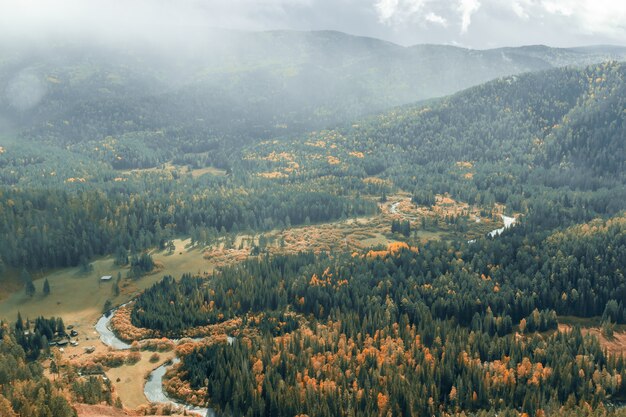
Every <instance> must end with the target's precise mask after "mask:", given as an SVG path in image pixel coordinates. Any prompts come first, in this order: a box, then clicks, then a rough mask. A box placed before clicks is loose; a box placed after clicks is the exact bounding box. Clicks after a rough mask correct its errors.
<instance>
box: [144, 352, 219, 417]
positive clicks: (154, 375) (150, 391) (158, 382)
mask: <svg viewBox="0 0 626 417" xmlns="http://www.w3.org/2000/svg"><path fill="white" fill-rule="evenodd" d="M179 362H180V359H178V358H174V359H173V360H172V363H170V364H167V365H166V364H163V365H161V366H159V367H158V368H156V369H155V370H154V371H152V372H151V373H150V376H149V377H148V380H147V381H146V385H145V386H144V388H143V393H144V395H145V396H146V398H147V399H148V401H150V402H152V403H171V404H174V405H177V406H181V407H184V408H185V409H186V410H188V411H193V412H194V413H198V414H201V415H203V416H206V417H216V414H215V411H213V410H212V409H210V408H202V407H194V406H192V405H188V404H181V403H178V402H176V401H174V400H172V399H170V398H169V397H168V396H167V395H166V394H165V391H164V390H163V376H164V375H165V372H167V368H169V367H170V366H172V365H175V364H177V363H179Z"/></svg>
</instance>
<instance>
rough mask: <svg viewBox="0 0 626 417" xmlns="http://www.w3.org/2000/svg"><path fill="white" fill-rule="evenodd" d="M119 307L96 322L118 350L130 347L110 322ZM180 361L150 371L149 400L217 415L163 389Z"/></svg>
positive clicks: (106, 341)
mask: <svg viewBox="0 0 626 417" xmlns="http://www.w3.org/2000/svg"><path fill="white" fill-rule="evenodd" d="M126 304H128V303H126ZM126 304H122V306H125V305H126ZM122 306H120V307H122ZM118 308H119V307H118ZM118 308H116V309H114V310H111V311H109V312H108V314H109V315H108V316H107V315H106V314H103V315H102V317H100V319H99V320H98V322H97V323H96V325H95V329H96V331H97V332H98V333H99V334H100V340H101V341H102V343H104V344H105V345H107V346H110V347H112V348H113V349H117V350H125V349H130V345H129V344H128V343H126V342H124V341H122V340H120V339H119V338H118V337H117V336H116V335H115V333H113V331H112V330H111V329H110V327H109V323H110V322H111V319H112V318H113V315H114V314H115V312H116V311H117V309H118ZM203 339H204V338H203V337H198V338H193V339H191V340H194V341H196V342H197V341H200V340H203ZM181 340H182V339H172V341H173V342H174V343H178V342H180V341H181ZM227 340H228V343H229V344H232V343H233V341H234V340H235V339H234V338H233V337H231V336H227ZM179 362H180V359H179V358H174V359H173V360H172V362H171V363H168V364H163V365H161V366H159V367H158V368H156V369H155V370H153V371H152V372H151V373H150V376H149V377H148V380H147V381H146V384H145V386H144V389H143V392H144V395H145V396H146V398H147V399H148V401H150V402H154V403H170V404H174V405H177V406H181V407H184V408H185V409H186V410H188V411H193V412H194V413H198V414H201V415H203V416H206V417H216V414H215V411H213V410H212V409H210V408H202V407H196V406H193V405H189V404H182V403H179V402H176V401H174V400H172V399H171V398H169V397H168V396H167V394H166V393H165V391H164V390H163V376H164V375H165V372H167V369H168V368H169V367H170V366H172V365H175V364H177V363H179Z"/></svg>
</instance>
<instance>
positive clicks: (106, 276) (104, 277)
mask: <svg viewBox="0 0 626 417" xmlns="http://www.w3.org/2000/svg"><path fill="white" fill-rule="evenodd" d="M112 279H113V277H112V276H111V275H103V276H101V277H100V281H111V280H112Z"/></svg>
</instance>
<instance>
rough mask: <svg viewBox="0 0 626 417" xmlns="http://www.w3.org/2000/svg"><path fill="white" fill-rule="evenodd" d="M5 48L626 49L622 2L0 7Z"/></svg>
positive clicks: (401, 0) (143, 1)
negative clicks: (281, 34)
mask: <svg viewBox="0 0 626 417" xmlns="http://www.w3.org/2000/svg"><path fill="white" fill-rule="evenodd" d="M0 11H1V12H0V39H2V40H5V41H7V40H8V41H15V40H19V41H21V42H23V41H35V42H36V43H40V42H42V41H44V40H55V41H58V40H68V39H69V40H76V39H81V40H84V39H89V40H97V41H107V42H108V41H115V42H129V41H138V40H139V41H150V42H152V43H154V44H157V45H161V46H167V45H170V46H179V45H180V44H181V43H183V42H184V43H189V42H190V39H193V38H196V39H199V38H200V39H201V38H206V32H205V31H206V29H208V28H226V29H237V30H245V31H257V30H274V29H290V30H328V29H330V30H339V31H343V32H347V33H351V34H355V35H361V36H371V37H376V38H381V39H385V40H389V41H392V42H395V43H399V44H402V45H412V44H423V43H438V44H450V45H458V46H464V47H469V48H475V49H488V48H494V47H500V46H518V45H528V44H545V45H549V46H560V47H569V46H580V45H591V44H618V45H626V25H625V24H624V22H626V3H624V2H623V1H619V0H562V1H559V0H512V1H511V0H445V1H435V0H261V1H259V0H228V1H224V0H221V1H219V0H182V1H176V2H174V1H164V0H140V1H134V2H127V1H121V0H112V1H102V0H96V1H89V2H85V1H79V0H69V1H63V2H61V1H55V0H24V1H13V0H2V1H0Z"/></svg>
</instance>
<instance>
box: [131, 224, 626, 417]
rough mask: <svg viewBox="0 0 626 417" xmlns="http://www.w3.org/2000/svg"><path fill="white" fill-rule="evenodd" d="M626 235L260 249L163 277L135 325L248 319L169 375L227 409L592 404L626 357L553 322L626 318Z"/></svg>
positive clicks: (611, 229) (174, 331) (617, 383)
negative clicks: (209, 272) (193, 272)
mask: <svg viewBox="0 0 626 417" xmlns="http://www.w3.org/2000/svg"><path fill="white" fill-rule="evenodd" d="M625 239H626V218H624V217H623V216H620V217H617V218H614V219H611V220H609V221H605V222H601V221H595V222H592V223H590V224H585V225H582V226H577V227H573V228H570V229H567V230H565V231H564V232H558V233H555V234H552V235H549V236H547V237H546V236H544V235H543V234H541V233H532V232H529V231H528V230H525V229H524V228H523V227H519V228H514V229H513V230H512V231H511V232H510V233H507V234H505V235H503V236H500V237H499V238H498V239H495V240H491V239H486V240H481V241H479V242H476V243H474V244H471V245H467V244H460V245H459V244H451V243H429V244H427V245H425V246H423V247H420V248H410V247H409V246H408V245H395V246H392V247H390V248H389V249H388V250H386V251H370V252H367V253H362V254H356V253H355V254H353V255H351V256H341V255H337V256H320V257H315V256H313V255H312V254H302V255H299V256H292V257H274V258H265V259H260V260H254V261H249V262H246V263H244V264H243V265H238V266H236V267H232V268H226V269H224V270H223V271H221V272H219V273H217V274H215V275H214V276H213V277H212V278H211V279H209V280H202V279H194V278H191V277H183V279H182V280H181V281H180V282H179V283H178V284H177V283H176V282H175V281H174V280H172V279H171V278H170V279H166V280H164V281H163V282H161V283H160V284H157V285H155V286H154V287H153V288H152V289H150V290H148V291H146V292H145V293H144V294H143V295H142V296H140V297H139V299H138V301H137V302H136V304H135V306H134V310H133V315H132V318H133V322H134V324H135V325H137V326H139V327H147V328H149V329H153V330H157V331H161V332H163V334H168V335H171V336H176V335H179V334H180V332H181V331H182V330H184V329H188V328H192V327H196V326H201V325H204V324H206V323H208V324H216V323H220V322H223V321H227V320H231V319H232V318H234V317H243V318H244V320H243V321H242V322H241V323H242V324H241V326H242V328H241V330H242V332H241V333H240V340H238V341H237V342H235V343H234V344H233V345H232V346H231V345H219V344H217V345H210V346H208V347H200V348H196V349H195V350H193V351H191V352H189V351H184V352H182V351H181V352H182V354H183V362H182V365H181V366H180V369H179V371H178V372H175V373H173V375H172V378H173V379H172V381H171V387H172V388H171V389H172V394H173V395H175V396H180V395H183V397H184V398H185V399H186V400H187V401H188V400H189V398H190V396H191V395H197V394H198V392H200V393H202V394H203V395H206V400H207V401H209V403H210V404H212V405H214V406H216V407H218V409H219V410H221V411H223V412H224V414H225V415H259V416H262V415H268V414H276V415H285V416H290V415H299V414H308V415H375V414H377V413H378V414H380V413H383V414H385V413H386V412H392V413H393V414H399V415H412V414H422V413H428V414H429V415H447V414H446V413H451V412H454V410H459V409H461V410H466V411H470V410H480V409H490V408H493V409H496V410H498V411H501V412H506V411H507V410H508V411H512V410H515V409H521V410H522V411H524V412H527V413H529V414H530V415H536V413H537V411H538V410H543V411H544V412H546V413H548V414H550V413H552V412H553V411H556V410H557V409H559V408H560V407H561V405H562V404H566V403H567V404H568V406H569V407H572V406H574V405H575V404H582V403H584V402H586V403H588V404H590V405H591V406H592V407H593V408H597V407H599V406H600V404H601V403H604V402H606V401H610V400H611V399H613V400H615V399H618V400H619V399H621V398H624V396H625V395H626V391H624V385H623V383H622V382H621V381H622V380H623V378H624V377H626V367H625V366H624V360H623V358H622V357H619V358H617V357H615V356H607V354H606V352H603V349H602V348H601V347H600V345H599V344H598V342H597V340H594V339H593V338H591V337H583V336H582V334H581V333H580V329H574V330H573V331H571V332H568V333H553V332H552V331H553V330H555V329H556V327H557V315H558V316H560V315H574V316H577V317H591V316H598V315H602V317H603V319H604V320H606V322H607V325H606V326H607V327H608V326H611V325H614V324H615V322H618V323H626V315H625V314H624V305H623V300H624V296H625V293H624V292H625V291H626V283H625V281H624V277H623V274H622V272H621V271H623V270H624V269H625V268H626V263H625V262H626V252H624V250H625V248H626V240H625ZM606 248H608V250H605V249H606ZM182 300H187V301H186V302H182ZM249 328H252V329H255V331H256V332H257V333H256V336H251V337H248V336H241V335H247V334H249V333H248V332H247V331H245V330H246V329H249ZM546 332H548V333H546ZM205 378H208V380H209V383H208V389H204V388H203V387H206V385H205V384H206V380H205ZM181 381H182V382H181ZM181 383H182V386H188V387H190V388H191V389H192V390H191V391H184V389H181V388H180V387H181ZM185 384H188V385H185ZM175 387H178V389H176V388H175ZM195 390H200V391H195ZM181 392H187V393H188V396H185V395H184V394H180V393H181ZM197 398H198V401H199V402H203V401H204V399H202V397H197ZM372 398H373V399H376V400H377V401H371V400H368V399H372Z"/></svg>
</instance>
